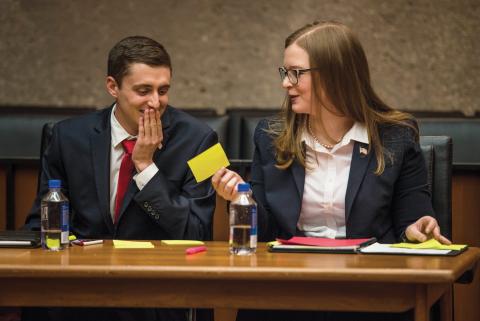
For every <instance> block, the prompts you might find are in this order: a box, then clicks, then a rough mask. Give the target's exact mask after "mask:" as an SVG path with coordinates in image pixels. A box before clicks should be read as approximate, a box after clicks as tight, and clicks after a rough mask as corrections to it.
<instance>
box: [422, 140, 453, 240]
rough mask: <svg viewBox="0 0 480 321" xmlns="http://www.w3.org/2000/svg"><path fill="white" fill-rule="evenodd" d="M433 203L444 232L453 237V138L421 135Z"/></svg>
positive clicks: (448, 236)
mask: <svg viewBox="0 0 480 321" xmlns="http://www.w3.org/2000/svg"><path fill="white" fill-rule="evenodd" d="M420 147H421V149H422V152H423V156H424V158H425V163H426V165H427V171H428V185H429V189H430V192H431V194H432V204H433V209H434V211H435V215H436V219H437V221H438V224H439V225H440V230H441V232H442V234H443V235H444V236H445V237H447V238H449V239H452V139H451V138H450V137H448V136H420Z"/></svg>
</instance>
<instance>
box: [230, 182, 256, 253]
mask: <svg viewBox="0 0 480 321" xmlns="http://www.w3.org/2000/svg"><path fill="white" fill-rule="evenodd" d="M237 188H238V194H237V197H236V198H235V199H234V200H233V201H232V202H231V203H230V239H229V245H230V253H232V254H236V255H250V254H253V253H255V251H256V249H257V203H255V201H254V200H253V197H252V192H251V190H250V184H238V187H237Z"/></svg>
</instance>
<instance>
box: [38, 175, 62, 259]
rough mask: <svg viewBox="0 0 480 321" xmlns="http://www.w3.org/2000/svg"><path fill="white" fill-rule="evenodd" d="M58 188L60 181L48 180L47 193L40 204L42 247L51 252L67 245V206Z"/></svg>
mask: <svg viewBox="0 0 480 321" xmlns="http://www.w3.org/2000/svg"><path fill="white" fill-rule="evenodd" d="M60 187H61V181H60V180H58V179H51V180H49V181H48V188H49V191H48V193H47V195H45V196H44V197H43V198H42V203H41V211H42V212H41V221H42V226H41V236H42V247H43V248H44V249H48V250H51V251H59V250H63V249H65V248H66V247H68V244H69V240H68V234H69V205H68V199H67V197H66V196H65V195H63V193H62V191H61V190H60Z"/></svg>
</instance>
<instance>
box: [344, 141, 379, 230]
mask: <svg viewBox="0 0 480 321" xmlns="http://www.w3.org/2000/svg"><path fill="white" fill-rule="evenodd" d="M367 150H368V145H367V144H363V143H359V142H355V145H354V146H353V154H352V163H351V165H350V173H349V176H348V185H347V192H346V194H345V205H346V206H345V222H348V217H349V216H350V211H351V210H352V205H353V202H354V201H355V197H356V196H357V193H358V189H359V188H360V184H361V183H362V181H363V179H364V177H365V173H366V172H367V169H368V164H369V163H370V160H371V158H372V154H374V151H373V149H372V150H371V151H370V152H369V153H368V154H366V155H365V153H366V151H367Z"/></svg>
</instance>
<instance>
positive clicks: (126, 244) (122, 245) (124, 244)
mask: <svg viewBox="0 0 480 321" xmlns="http://www.w3.org/2000/svg"><path fill="white" fill-rule="evenodd" d="M113 246H114V247H115V248H116V249H153V248H154V246H153V244H152V242H141V241H123V240H113Z"/></svg>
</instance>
